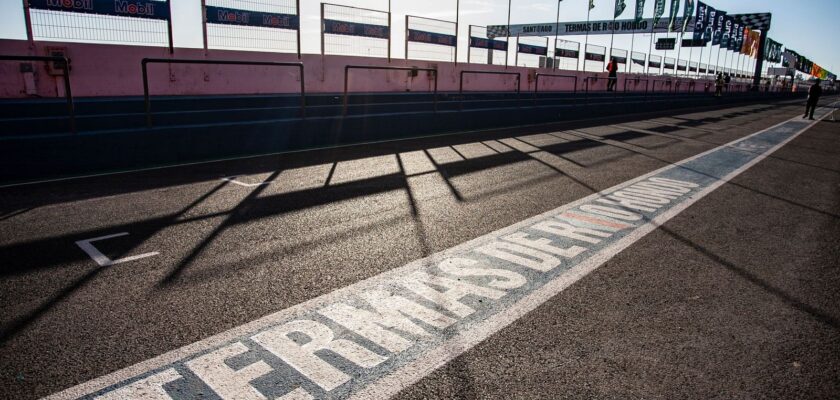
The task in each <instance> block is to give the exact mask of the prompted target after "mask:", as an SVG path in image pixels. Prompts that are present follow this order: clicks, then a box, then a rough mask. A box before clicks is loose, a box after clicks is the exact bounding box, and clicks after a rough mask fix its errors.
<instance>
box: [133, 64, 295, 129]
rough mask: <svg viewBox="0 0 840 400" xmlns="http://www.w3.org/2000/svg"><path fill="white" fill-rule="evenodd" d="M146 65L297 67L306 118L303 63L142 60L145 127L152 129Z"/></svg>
mask: <svg viewBox="0 0 840 400" xmlns="http://www.w3.org/2000/svg"><path fill="white" fill-rule="evenodd" d="M148 64H209V65H267V66H277V67H297V68H298V71H299V74H300V116H301V118H306V85H305V84H304V75H305V74H304V68H303V63H299V62H297V63H286V62H272V61H239V60H194V59H183V58H144V59H143V60H142V61H141V62H140V66H141V68H142V69H143V104H144V107H145V109H146V126H148V127H149V128H151V127H152V103H151V100H150V98H149V75H148V71H147V66H148Z"/></svg>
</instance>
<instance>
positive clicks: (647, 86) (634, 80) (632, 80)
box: [624, 77, 650, 97]
mask: <svg viewBox="0 0 840 400" xmlns="http://www.w3.org/2000/svg"><path fill="white" fill-rule="evenodd" d="M627 81H631V82H635V85H633V86H634V89H635V86H639V82H644V83H645V97H647V95H648V89H650V79H647V78H639V77H633V78H630V77H625V78H624V93H627Z"/></svg>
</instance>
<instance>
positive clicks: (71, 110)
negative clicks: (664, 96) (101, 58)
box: [61, 58, 76, 134]
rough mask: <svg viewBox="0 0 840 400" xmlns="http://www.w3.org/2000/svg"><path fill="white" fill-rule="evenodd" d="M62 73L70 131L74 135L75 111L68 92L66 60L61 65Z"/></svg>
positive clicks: (70, 93) (67, 61)
mask: <svg viewBox="0 0 840 400" xmlns="http://www.w3.org/2000/svg"><path fill="white" fill-rule="evenodd" d="M61 69H62V72H64V93H65V94H66V95H67V111H68V112H69V113H70V131H71V132H73V133H74V134H75V133H76V110H75V106H74V105H73V93H72V92H71V91H70V62H69V60H68V59H67V58H65V59H64V62H62V63H61Z"/></svg>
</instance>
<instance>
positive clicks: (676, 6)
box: [668, 0, 680, 32]
mask: <svg viewBox="0 0 840 400" xmlns="http://www.w3.org/2000/svg"><path fill="white" fill-rule="evenodd" d="M678 12H680V0H671V14H670V15H669V19H668V32H673V31H674V28H675V27H676V23H677V22H676V21H677V13H678Z"/></svg>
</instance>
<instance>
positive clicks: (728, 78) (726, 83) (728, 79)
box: [723, 72, 732, 93]
mask: <svg viewBox="0 0 840 400" xmlns="http://www.w3.org/2000/svg"><path fill="white" fill-rule="evenodd" d="M730 82H732V77H731V76H729V73H728V72H727V73H726V75H724V77H723V84H724V86H726V93H729V83H730Z"/></svg>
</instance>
